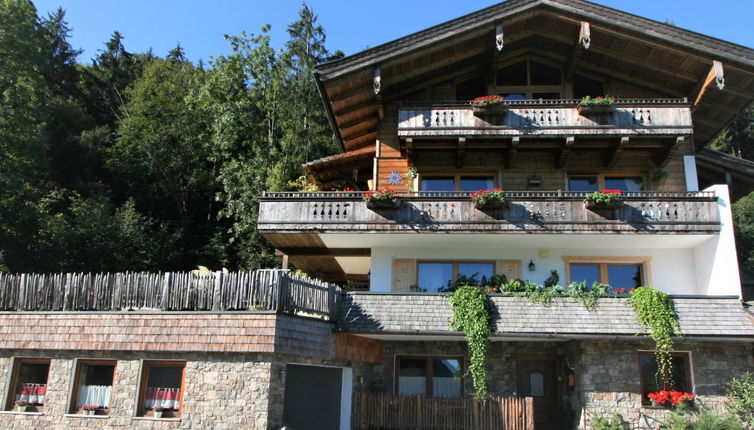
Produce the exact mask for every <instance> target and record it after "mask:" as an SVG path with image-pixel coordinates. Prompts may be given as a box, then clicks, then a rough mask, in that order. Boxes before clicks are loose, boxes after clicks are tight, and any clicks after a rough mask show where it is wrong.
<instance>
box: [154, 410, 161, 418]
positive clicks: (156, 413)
mask: <svg viewBox="0 0 754 430" xmlns="http://www.w3.org/2000/svg"><path fill="white" fill-rule="evenodd" d="M162 413H163V412H162V411H154V417H155V418H162Z"/></svg>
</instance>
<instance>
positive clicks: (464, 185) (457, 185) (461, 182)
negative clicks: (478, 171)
mask: <svg viewBox="0 0 754 430" xmlns="http://www.w3.org/2000/svg"><path fill="white" fill-rule="evenodd" d="M493 188H495V178H494V176H492V175H469V174H457V175H445V176H440V175H438V176H433V175H422V178H421V190H422V191H478V190H491V189H493Z"/></svg>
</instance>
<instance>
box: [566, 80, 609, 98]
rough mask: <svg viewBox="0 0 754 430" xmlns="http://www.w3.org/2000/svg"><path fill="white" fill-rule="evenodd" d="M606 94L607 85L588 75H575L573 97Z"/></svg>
mask: <svg viewBox="0 0 754 430" xmlns="http://www.w3.org/2000/svg"><path fill="white" fill-rule="evenodd" d="M604 95H605V86H604V85H602V82H600V81H597V80H594V79H591V78H587V77H586V76H581V75H573V98H575V99H580V98H582V97H585V96H591V97H599V96H604Z"/></svg>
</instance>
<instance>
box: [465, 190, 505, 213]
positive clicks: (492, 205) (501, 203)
mask: <svg viewBox="0 0 754 430" xmlns="http://www.w3.org/2000/svg"><path fill="white" fill-rule="evenodd" d="M471 201H472V202H473V203H474V208H475V209H505V208H507V207H508V204H509V201H508V197H506V195H505V192H504V191H503V190H501V189H499V188H494V189H492V190H479V191H474V192H473V193H472V194H471Z"/></svg>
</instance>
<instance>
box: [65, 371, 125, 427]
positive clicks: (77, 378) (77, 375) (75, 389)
mask: <svg viewBox="0 0 754 430" xmlns="http://www.w3.org/2000/svg"><path fill="white" fill-rule="evenodd" d="M84 366H113V380H112V382H111V383H110V386H111V387H112V390H111V391H110V408H109V409H108V411H111V410H112V405H113V403H112V401H113V391H115V378H116V374H117V372H118V360H107V359H104V360H102V359H89V358H85V359H76V363H75V366H74V374H73V379H72V382H73V384H72V386H71V391H70V393H71V395H70V396H69V404H68V408H67V409H68V414H73V415H80V414H82V413H83V412H84V409H83V408H77V407H76V404H77V403H78V400H79V387H80V386H81V371H82V370H83V367H84ZM108 415H109V413H108Z"/></svg>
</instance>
